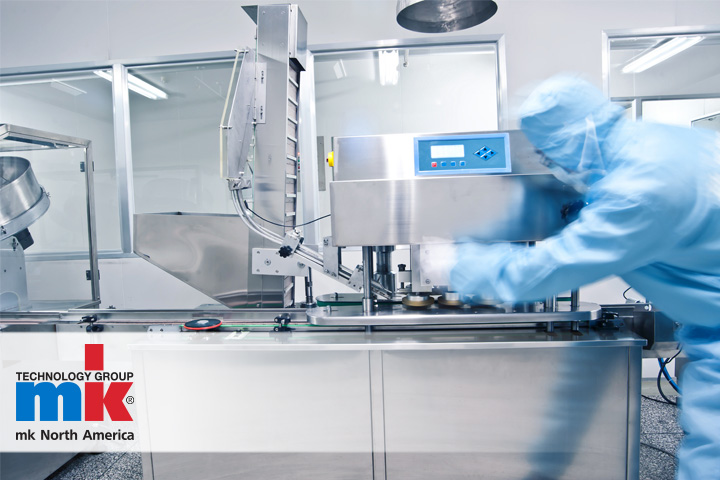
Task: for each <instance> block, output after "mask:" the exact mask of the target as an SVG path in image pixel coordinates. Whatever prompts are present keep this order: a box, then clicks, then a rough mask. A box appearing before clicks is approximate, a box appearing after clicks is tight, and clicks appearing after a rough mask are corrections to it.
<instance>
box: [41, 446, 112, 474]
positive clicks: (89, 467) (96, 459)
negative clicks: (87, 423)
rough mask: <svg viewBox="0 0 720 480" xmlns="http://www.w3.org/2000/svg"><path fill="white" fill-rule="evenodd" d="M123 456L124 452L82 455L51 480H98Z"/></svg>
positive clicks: (66, 465) (67, 464)
mask: <svg viewBox="0 0 720 480" xmlns="http://www.w3.org/2000/svg"><path fill="white" fill-rule="evenodd" d="M122 456H123V453H122V452H107V453H98V454H93V453H80V454H78V455H76V456H75V458H73V459H72V460H70V461H69V462H68V463H66V464H65V465H64V466H63V468H61V469H60V470H58V471H57V472H55V473H54V474H53V475H52V476H51V477H50V478H52V480H85V479H88V480H96V479H97V478H98V477H99V476H100V475H102V474H103V473H104V472H105V471H106V470H108V469H110V467H112V465H113V464H115V462H117V460H118V459H119V458H120V457H122Z"/></svg>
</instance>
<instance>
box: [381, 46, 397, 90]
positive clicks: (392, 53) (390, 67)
mask: <svg viewBox="0 0 720 480" xmlns="http://www.w3.org/2000/svg"><path fill="white" fill-rule="evenodd" d="M399 65H400V54H399V53H398V51H397V50H380V51H379V52H378V70H379V73H380V85H397V83H398V80H399V79H400V72H398V66H399Z"/></svg>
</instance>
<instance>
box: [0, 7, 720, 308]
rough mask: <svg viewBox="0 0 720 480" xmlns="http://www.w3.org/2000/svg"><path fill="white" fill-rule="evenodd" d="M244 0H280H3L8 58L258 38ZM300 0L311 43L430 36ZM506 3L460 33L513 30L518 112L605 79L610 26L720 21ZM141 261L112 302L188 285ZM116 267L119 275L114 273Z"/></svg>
mask: <svg viewBox="0 0 720 480" xmlns="http://www.w3.org/2000/svg"><path fill="white" fill-rule="evenodd" d="M241 3H244V4H256V3H277V2H267V1H264V2H237V1H235V0H228V1H217V0H206V1H199V0H196V1H174V0H166V1H154V0H146V1H142V2H140V1H130V0H127V1H126V0H97V1H63V0H58V1H14V0H3V1H2V2H0V68H4V69H7V68H14V69H22V67H29V66H36V65H48V64H62V63H68V62H107V61H108V60H123V59H144V58H148V57H153V56H159V55H171V54H186V53H198V52H209V51H220V50H229V49H232V48H235V47H241V46H245V45H250V44H252V43H253V33H254V25H253V23H252V21H251V20H250V19H249V18H248V17H247V16H246V15H245V14H244V12H243V11H242V8H241ZM297 3H298V4H299V5H300V7H301V9H302V11H303V13H304V15H305V17H306V18H307V20H308V25H309V28H308V37H309V38H308V41H309V43H310V44H311V45H312V44H328V43H344V42H361V41H372V40H382V39H393V38H418V37H423V36H431V35H422V34H418V33H414V32H409V31H406V30H403V29H402V28H401V27H399V26H398V25H397V24H396V23H395V19H394V17H395V4H396V2H395V0H322V1H314V0H307V1H305V0H298V1H297ZM498 5H499V10H498V13H497V14H496V15H495V16H494V17H493V18H492V19H490V20H489V21H487V22H486V23H484V24H482V25H479V26H477V27H474V28H472V29H468V30H465V31H463V32H458V33H457V35H485V34H504V35H505V40H506V55H507V79H508V98H509V107H510V108H509V110H510V112H509V113H510V116H511V117H512V114H513V112H514V111H515V109H516V108H517V107H518V106H519V105H520V104H521V103H522V101H523V99H524V98H525V96H526V95H527V94H528V93H529V91H530V90H531V88H532V86H533V85H534V84H536V83H537V82H539V81H540V80H542V79H544V78H546V77H548V76H550V75H552V74H554V73H557V72H560V71H568V70H570V71H576V72H581V73H583V74H585V75H586V76H587V78H588V79H589V80H591V81H592V82H594V83H595V84H597V85H598V86H600V84H601V71H602V63H601V32H602V31H603V30H605V29H620V28H657V27H670V26H694V25H712V24H714V25H720V2H718V1H715V0H674V1H673V0H636V1H626V0H602V1H601V0H574V1H571V0H498ZM452 35H455V34H452ZM512 124H513V123H512V122H511V126H512ZM135 263H136V261H132V260H122V261H119V264H120V265H121V267H122V268H117V267H116V266H113V268H110V269H108V273H104V274H103V275H102V276H103V278H104V279H105V281H104V284H105V285H107V286H106V287H105V290H104V291H103V296H104V297H105V298H110V299H112V303H116V304H117V303H119V302H120V301H122V302H124V304H123V305H116V306H121V307H128V308H130V307H133V308H137V307H143V306H146V305H147V303H146V302H150V300H151V299H150V298H147V297H150V296H151V294H150V293H149V292H151V290H150V289H149V288H147V289H143V288H142V285H148V286H150V285H151V286H152V287H153V288H155V289H159V290H161V291H162V292H164V293H162V294H160V295H155V298H154V300H153V302H152V303H153V304H155V303H157V302H156V301H157V300H158V299H166V300H167V301H168V302H170V305H168V306H173V305H176V303H175V302H177V299H178V298H180V297H181V296H182V293H180V292H183V291H184V290H183V289H184V288H186V287H185V286H184V285H182V284H181V283H180V282H178V281H175V280H174V279H171V278H170V277H167V278H165V279H162V278H160V277H162V276H160V275H159V274H157V273H153V274H150V273H149V271H148V270H143V272H144V273H143V272H140V273H139V275H138V276H137V277H136V278H134V279H131V278H130V277H129V275H131V274H132V275H136V274H138V271H136V270H135V266H134V264H135ZM105 265H108V266H110V265H111V264H108V263H107V262H103V268H105ZM112 265H116V264H112ZM126 265H127V268H124V267H125V266H126ZM130 265H133V266H130ZM140 268H141V269H142V268H146V267H140ZM111 271H113V273H111ZM108 274H110V275H111V276H114V275H119V276H120V277H119V278H118V279H114V280H112V281H109V280H108ZM146 280H147V283H146ZM131 281H132V283H133V288H134V289H137V290H139V291H146V292H148V294H147V296H146V297H143V296H141V295H134V294H133V295H121V294H118V292H117V291H116V288H119V287H118V285H122V284H124V285H128V283H129V282H131ZM151 282H153V283H151ZM613 282H614V281H611V282H610V284H611V286H610V287H608V286H607V282H605V284H601V285H600V286H594V287H593V288H591V289H586V290H585V291H584V293H583V298H585V299H591V295H595V297H593V298H592V299H597V300H598V301H604V302H607V301H621V300H622V297H621V295H620V292H621V291H622V288H621V284H613ZM125 288H127V287H125ZM188 288H189V287H188ZM173 292H174V293H173ZM593 292H595V293H594V294H593ZM116 298H117V299H120V300H117V301H116V300H115V299H116ZM104 303H105V302H104Z"/></svg>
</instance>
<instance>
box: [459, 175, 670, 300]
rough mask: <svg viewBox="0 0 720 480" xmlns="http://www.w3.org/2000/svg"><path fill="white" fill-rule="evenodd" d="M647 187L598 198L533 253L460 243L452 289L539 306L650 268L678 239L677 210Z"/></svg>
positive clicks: (509, 247) (529, 249)
mask: <svg viewBox="0 0 720 480" xmlns="http://www.w3.org/2000/svg"><path fill="white" fill-rule="evenodd" d="M649 187H650V188H649V189H642V190H640V191H638V190H635V191H632V192H628V193H627V194H625V195H621V194H619V193H614V192H609V193H606V194H604V195H602V196H601V198H598V199H597V200H596V201H595V202H594V203H592V204H590V205H588V206H587V207H585V208H584V209H583V210H582V211H581V213H580V216H579V218H578V220H576V221H575V222H573V223H571V224H570V225H568V226H567V227H565V228H564V229H563V230H562V231H561V232H560V233H559V234H558V235H556V236H554V237H550V238H548V239H546V240H545V241H543V242H541V243H538V244H537V246H534V247H527V246H519V245H511V244H494V245H484V244H477V243H466V244H463V245H462V246H460V247H459V249H458V252H457V256H456V265H455V267H454V268H453V269H452V272H451V274H450V280H451V286H452V288H453V289H454V290H457V291H460V292H463V293H475V294H481V295H483V296H484V297H493V298H497V299H500V300H504V301H532V300H541V299H544V298H546V297H547V296H550V295H554V294H557V293H559V292H562V291H566V290H570V289H572V288H577V287H579V286H581V285H585V284H588V283H591V282H594V281H596V280H599V279H601V278H603V277H607V276H609V275H613V274H622V273H625V272H628V271H630V270H633V269H635V268H638V267H641V266H643V265H647V264H649V263H652V262H653V261H655V259H656V258H658V256H659V255H661V254H662V253H663V252H665V251H667V249H669V248H672V246H673V245H674V244H675V243H676V242H677V241H678V228H679V227H680V224H681V223H682V221H681V217H682V212H679V211H677V209H676V210H673V209H672V207H671V206H670V207H669V202H667V201H666V199H664V198H663V196H662V195H663V194H662V189H659V188H657V187H659V186H658V185H654V186H653V185H650V186H649ZM643 190H644V192H648V191H649V192H650V193H644V192H643ZM626 192H627V190H626ZM680 228H681V227H680Z"/></svg>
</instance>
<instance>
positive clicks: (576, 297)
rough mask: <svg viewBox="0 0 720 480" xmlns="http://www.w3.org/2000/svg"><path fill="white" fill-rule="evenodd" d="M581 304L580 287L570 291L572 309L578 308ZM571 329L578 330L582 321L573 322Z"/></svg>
mask: <svg viewBox="0 0 720 480" xmlns="http://www.w3.org/2000/svg"><path fill="white" fill-rule="evenodd" d="M579 304H580V289H577V288H576V289H574V290H572V291H571V292H570V309H571V310H577V308H578V305H579ZM570 330H572V331H573V332H577V331H579V330H580V322H571V324H570Z"/></svg>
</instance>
